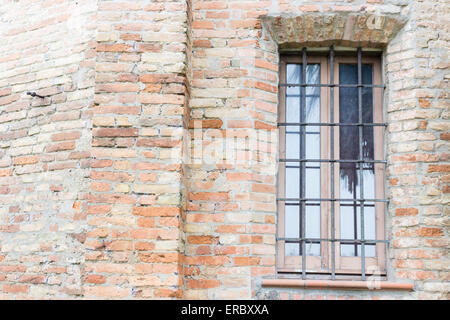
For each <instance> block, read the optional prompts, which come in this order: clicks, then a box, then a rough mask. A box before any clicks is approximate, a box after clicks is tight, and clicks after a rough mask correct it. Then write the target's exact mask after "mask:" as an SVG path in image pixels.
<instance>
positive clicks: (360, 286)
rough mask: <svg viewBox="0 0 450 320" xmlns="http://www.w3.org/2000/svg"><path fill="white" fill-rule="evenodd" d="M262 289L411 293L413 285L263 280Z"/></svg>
mask: <svg viewBox="0 0 450 320" xmlns="http://www.w3.org/2000/svg"><path fill="white" fill-rule="evenodd" d="M262 286H263V287H295V288H303V289H345V290H400V291H412V290H413V289H414V284H412V283H398V282H389V281H343V280H342V281H341V280H334V281H331V280H298V279H263V281H262Z"/></svg>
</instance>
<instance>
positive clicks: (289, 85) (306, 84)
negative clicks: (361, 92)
mask: <svg viewBox="0 0 450 320" xmlns="http://www.w3.org/2000/svg"><path fill="white" fill-rule="evenodd" d="M280 87H327V88H331V87H341V88H383V89H385V88H386V85H384V84H332V83H321V84H318V83H304V84H300V83H280Z"/></svg>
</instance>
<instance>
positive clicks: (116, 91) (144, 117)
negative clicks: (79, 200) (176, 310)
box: [84, 0, 188, 299]
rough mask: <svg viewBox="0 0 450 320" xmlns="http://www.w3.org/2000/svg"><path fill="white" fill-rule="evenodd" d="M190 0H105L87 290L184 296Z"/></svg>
mask: <svg viewBox="0 0 450 320" xmlns="http://www.w3.org/2000/svg"><path fill="white" fill-rule="evenodd" d="M187 19H188V15H187V4H186V1H185V0H176V1H120V2H119V1H99V3H98V34H97V41H98V46H97V55H96V92H95V99H94V100H95V107H94V108H93V125H94V128H93V131H92V132H93V140H92V158H93V160H92V164H91V176H90V177H91V180H92V182H91V185H90V194H89V209H88V218H87V223H88V225H89V232H88V233H87V241H86V248H87V250H86V264H85V275H86V282H85V286H84V290H85V291H84V292H85V297H97V298H127V299H130V298H166V297H181V296H182V285H183V277H182V274H183V272H182V267H183V253H184V248H183V238H182V230H183V224H182V223H183V221H182V219H183V206H182V202H181V199H182V198H181V197H182V191H183V186H182V183H183V180H182V178H183V171H182V169H183V168H182V161H181V160H182V141H183V133H184V130H183V128H184V127H185V123H186V120H185V117H186V108H185V104H186V101H187V97H186V93H187V80H186V73H187V65H186V62H187V56H186V46H187V43H188V40H187Z"/></svg>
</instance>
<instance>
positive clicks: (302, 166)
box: [277, 46, 388, 280]
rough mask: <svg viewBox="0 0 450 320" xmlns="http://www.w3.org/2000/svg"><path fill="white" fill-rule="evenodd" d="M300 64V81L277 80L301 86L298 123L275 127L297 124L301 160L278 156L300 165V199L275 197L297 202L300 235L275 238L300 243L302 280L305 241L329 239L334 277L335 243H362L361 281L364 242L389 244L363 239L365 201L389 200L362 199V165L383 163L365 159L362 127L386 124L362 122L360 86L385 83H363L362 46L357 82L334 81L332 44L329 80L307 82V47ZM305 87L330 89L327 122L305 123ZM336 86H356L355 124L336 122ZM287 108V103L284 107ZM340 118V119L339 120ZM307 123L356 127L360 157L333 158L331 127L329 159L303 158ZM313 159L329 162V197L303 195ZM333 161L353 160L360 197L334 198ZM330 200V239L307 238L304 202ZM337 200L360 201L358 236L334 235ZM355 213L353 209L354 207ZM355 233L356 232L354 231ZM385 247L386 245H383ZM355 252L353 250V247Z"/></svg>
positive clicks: (281, 84)
mask: <svg viewBox="0 0 450 320" xmlns="http://www.w3.org/2000/svg"><path fill="white" fill-rule="evenodd" d="M301 61H302V62H301V65H302V78H301V83H300V84H298V83H297V84H293V83H280V85H279V86H280V87H300V88H301V104H300V105H301V110H300V122H279V123H278V127H287V126H290V127H292V126H299V127H300V134H299V136H300V138H299V139H300V150H299V155H300V159H279V161H280V162H286V163H298V166H299V168H300V174H299V178H300V181H299V186H300V192H299V195H300V197H299V198H279V197H278V198H277V202H279V201H283V202H284V205H285V206H287V205H298V206H299V209H300V226H299V228H300V237H299V238H291V237H281V236H279V235H278V234H277V242H278V241H284V242H285V243H298V244H300V255H301V261H302V268H301V275H302V279H306V256H307V254H306V250H305V246H306V243H322V242H329V243H330V245H331V252H330V255H329V259H330V261H331V271H330V273H331V279H332V280H334V279H335V278H336V270H335V265H336V263H335V261H336V257H335V245H336V243H341V244H354V245H355V247H356V246H357V245H360V246H361V274H360V275H361V280H366V272H365V269H366V268H365V260H366V255H365V253H366V252H365V250H366V248H365V246H366V245H374V244H376V243H385V244H387V243H388V240H367V239H365V230H364V208H365V207H370V206H374V204H366V202H369V203H377V202H383V203H385V204H386V203H387V202H388V200H387V199H385V198H383V199H367V198H364V180H363V179H364V174H363V170H364V164H372V166H373V164H375V163H380V164H383V165H386V161H385V160H366V159H364V156H363V128H364V127H372V128H373V127H380V126H381V127H384V128H385V127H386V126H387V124H386V123H385V122H381V123H376V122H371V123H366V122H364V121H363V99H362V89H363V88H381V90H384V89H385V85H384V84H363V83H362V49H361V48H358V49H357V84H336V83H335V76H334V66H335V51H334V48H333V46H331V47H330V49H329V77H330V83H327V84H324V83H320V84H312V83H307V82H306V74H307V73H306V68H307V65H308V64H307V63H308V61H307V49H306V48H303V50H302V59H301ZM306 87H326V88H329V90H330V91H329V94H330V99H329V118H330V122H315V123H313V122H306V121H305V119H306V116H305V109H306ZM336 87H349V88H357V97H358V98H357V101H358V103H357V108H358V122H356V123H339V122H336V121H335V115H334V99H335V98H334V97H335V96H334V88H336ZM285 107H286V106H285ZM338 121H339V120H338ZM308 126H328V127H331V128H333V127H339V126H353V127H357V128H358V129H359V130H358V135H359V141H357V143H358V144H359V159H357V160H344V159H335V158H334V153H335V145H334V139H335V137H334V130H333V129H331V130H329V132H330V136H329V139H330V157H329V159H307V158H305V155H306V152H305V145H306V143H305V132H306V127H308ZM310 162H313V163H329V164H330V197H329V198H307V197H305V184H306V179H305V169H306V168H307V164H308V163H310ZM334 163H355V164H356V168H357V170H359V179H360V182H359V185H360V188H359V197H355V198H354V199H346V198H336V197H335V187H334V181H335V168H334V165H333V164H334ZM287 201H288V202H289V203H286V202H287ZM326 201H328V202H330V207H331V210H330V214H331V219H330V220H331V225H330V228H331V232H330V234H331V238H322V237H320V238H311V237H306V233H305V228H306V226H305V225H306V223H305V221H306V211H305V205H306V202H319V205H320V203H321V202H326ZM336 202H338V203H339V204H340V205H343V204H342V203H341V202H351V203H352V204H349V206H354V207H356V205H357V204H358V203H359V205H358V206H359V208H360V212H359V214H360V219H359V221H360V235H359V237H358V236H355V239H341V238H340V237H336V234H335V224H336V221H335V205H336ZM384 212H386V208H385V209H384ZM355 214H356V210H355ZM354 222H355V224H356V219H354ZM355 234H356V233H355ZM386 250H387V245H386ZM355 252H356V249H355Z"/></svg>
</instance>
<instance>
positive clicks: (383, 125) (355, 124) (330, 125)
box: [278, 122, 387, 127]
mask: <svg viewBox="0 0 450 320" xmlns="http://www.w3.org/2000/svg"><path fill="white" fill-rule="evenodd" d="M278 126H279V127H294V126H328V127H345V126H363V127H364V126H367V127H387V123H384V122H383V123H376V122H373V123H331V122H279V123H278Z"/></svg>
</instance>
